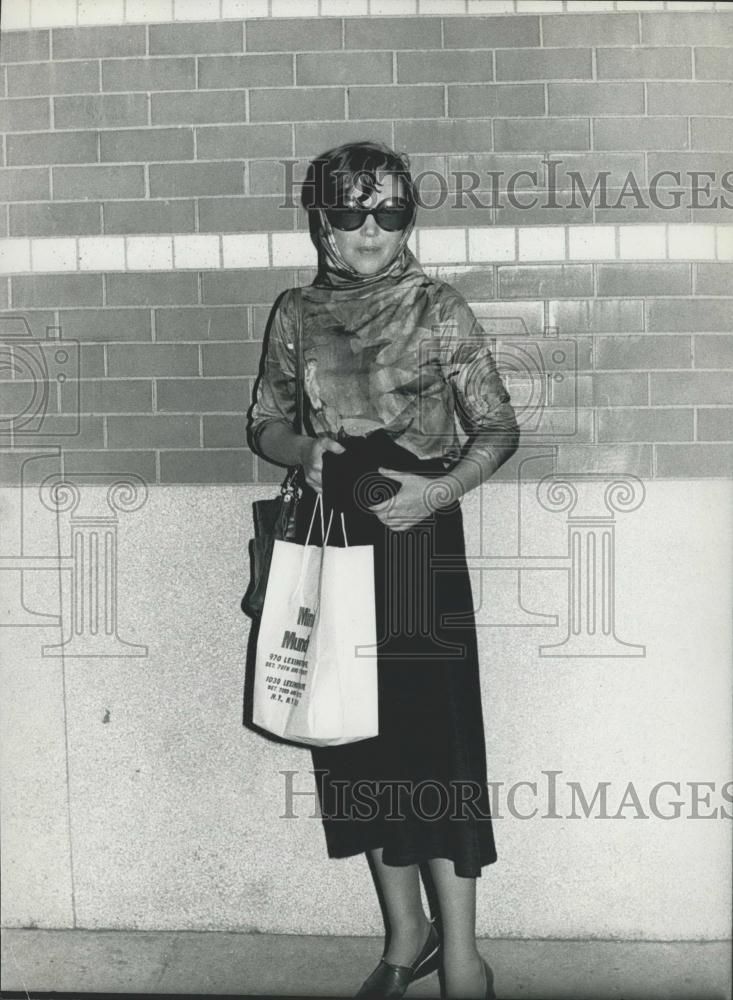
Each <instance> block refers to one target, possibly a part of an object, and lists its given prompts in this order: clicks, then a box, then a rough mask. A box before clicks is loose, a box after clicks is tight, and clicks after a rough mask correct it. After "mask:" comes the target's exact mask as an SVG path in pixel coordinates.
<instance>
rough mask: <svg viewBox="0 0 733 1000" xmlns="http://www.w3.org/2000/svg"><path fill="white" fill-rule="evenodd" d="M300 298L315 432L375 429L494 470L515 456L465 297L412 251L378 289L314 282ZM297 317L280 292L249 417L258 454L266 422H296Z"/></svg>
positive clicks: (428, 452) (451, 460)
mask: <svg viewBox="0 0 733 1000" xmlns="http://www.w3.org/2000/svg"><path fill="white" fill-rule="evenodd" d="M302 294H303V299H302V302H303V312H302V323H303V325H302V346H303V359H304V380H305V392H306V394H307V400H308V403H309V407H308V408H307V410H306V413H307V415H308V418H309V419H310V424H311V427H312V430H313V432H314V433H315V434H316V435H322V434H325V435H328V436H330V437H333V438H337V437H338V435H339V432H340V431H341V430H342V429H343V431H345V432H346V433H347V434H368V433H369V432H370V431H372V430H375V429H377V428H384V429H385V430H386V431H387V432H388V433H389V434H390V435H391V436H392V437H393V438H394V439H396V440H397V442H398V443H399V444H400V445H402V446H403V447H404V448H407V449H409V450H410V451H412V452H413V453H414V454H415V455H417V456H418V457H419V458H421V459H425V458H443V459H444V460H446V465H447V466H449V465H453V464H455V461H456V460H457V459H458V458H459V457H461V454H463V453H464V448H467V447H470V449H471V454H472V455H476V457H478V455H477V451H481V452H489V453H491V455H492V457H493V458H494V460H495V461H497V464H501V462H502V461H504V460H505V459H506V458H508V457H509V455H511V454H512V452H513V451H514V450H515V448H516V445H517V440H518V437H519V431H518V427H517V423H516V419H515V413H514V409H513V407H512V405H511V402H510V396H509V393H508V392H507V390H506V387H505V385H504V383H503V381H502V379H501V376H500V375H499V372H498V371H497V368H496V364H495V362H494V358H493V356H492V353H491V350H490V348H489V343H488V338H487V335H486V333H485V332H484V330H483V329H482V327H481V326H480V324H479V323H478V321H477V319H476V317H475V316H474V314H473V312H472V311H471V309H470V307H469V306H468V304H467V303H466V301H465V300H464V299H463V297H462V296H461V295H460V294H459V293H458V292H457V291H456V290H455V289H454V288H452V287H451V286H450V285H448V284H446V283H445V282H443V281H439V280H437V279H435V278H432V277H429V276H428V275H426V274H425V272H424V271H423V270H422V268H421V267H420V265H419V263H418V262H417V260H416V258H415V257H414V255H413V254H412V253H411V251H410V250H409V249H407V248H405V250H404V251H403V253H402V254H401V255H400V260H399V262H396V267H395V268H394V269H392V270H391V271H390V273H389V274H388V276H386V277H385V278H382V279H380V280H379V281H377V282H375V283H368V284H365V285H358V284H357V285H354V286H352V285H349V284H342V285H336V286H333V285H332V284H329V283H326V284H321V285H319V284H318V283H317V282H314V284H313V285H309V286H307V287H305V288H304V289H303V293H302ZM294 308H295V304H294V299H293V296H292V294H291V292H290V291H288V292H286V293H285V294H284V295H283V296H282V297H281V299H280V301H279V302H278V304H277V307H276V309H275V312H274V315H273V317H272V321H271V326H270V331H269V337H268V340H267V345H266V349H265V350H264V352H263V361H264V367H263V370H262V373H261V376H260V379H259V381H258V384H257V386H256V389H255V399H254V403H253V406H252V409H251V418H250V419H251V424H250V428H251V444H252V448H253V450H254V451H255V452H256V453H258V454H263V453H262V452H261V451H260V449H259V440H260V435H261V434H262V431H263V429H264V427H265V426H266V425H267V424H268V423H270V422H271V421H273V420H278V421H283V422H285V423H287V424H289V425H291V426H292V424H293V421H294V418H295V375H296V358H295V345H294V330H295V327H296V317H295V311H294ZM263 457H265V458H267V456H266V455H264V456H263Z"/></svg>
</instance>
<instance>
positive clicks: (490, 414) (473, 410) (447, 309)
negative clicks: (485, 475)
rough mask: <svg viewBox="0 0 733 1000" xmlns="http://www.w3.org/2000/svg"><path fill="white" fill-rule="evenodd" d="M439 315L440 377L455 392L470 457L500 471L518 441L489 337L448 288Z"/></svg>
mask: <svg viewBox="0 0 733 1000" xmlns="http://www.w3.org/2000/svg"><path fill="white" fill-rule="evenodd" d="M441 313H442V316H441V324H440V328H441V338H440V340H441V364H442V367H443V376H444V378H445V379H446V380H447V381H448V383H449V384H450V385H451V386H452V388H453V398H454V403H455V416H456V417H457V418H458V421H459V422H460V425H461V427H462V429H463V431H464V432H465V434H466V435H467V437H468V439H469V443H470V451H469V454H470V455H473V456H476V457H480V455H481V454H484V455H487V456H490V458H491V461H492V464H493V466H494V468H498V467H499V466H500V465H502V464H503V463H504V462H505V461H506V460H507V459H508V458H510V457H511V456H512V455H513V454H514V452H515V451H516V449H517V446H518V443H519V426H518V424H517V419H516V414H515V412H514V407H513V406H512V404H511V396H510V395H509V392H508V390H507V388H506V386H505V384H504V382H503V380H502V377H501V375H500V374H499V371H498V369H497V366H496V362H495V360H494V356H493V354H492V353H491V349H490V347H489V342H488V335H487V334H486V331H485V330H484V329H483V327H482V326H481V324H480V323H479V322H478V320H477V319H476V317H475V316H474V314H473V312H472V311H471V308H470V307H469V305H468V303H467V302H465V300H464V299H463V298H462V297H461V296H460V295H459V294H458V293H457V292H455V290H452V293H451V295H450V297H449V299H448V301H447V302H446V303H445V305H444V308H443V309H442V310H441Z"/></svg>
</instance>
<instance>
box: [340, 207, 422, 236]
mask: <svg viewBox="0 0 733 1000" xmlns="http://www.w3.org/2000/svg"><path fill="white" fill-rule="evenodd" d="M384 204H385V202H384V201H380V202H379V204H378V205H377V206H376V208H351V207H345V206H342V207H338V208H327V209H326V218H327V219H328V221H329V222H330V223H331V225H332V226H333V228H334V229H340V230H342V231H343V232H345V233H351V232H354V231H355V230H357V229H361V227H362V226H363V225H364V223H365V222H366V220H367V216H369V215H373V216H374V221H375V222H376V223H377V225H378V226H379V228H380V229H384V230H385V231H386V232H388V233H396V232H398V231H399V230H400V229H405V228H406V227H407V226H408V225H409V224H410V221H411V220H412V216H413V211H414V208H413V206H412V205H411V204H409V203H406V202H400V203H399V204H398V205H391V206H389V207H388V208H382V206H383V205H384Z"/></svg>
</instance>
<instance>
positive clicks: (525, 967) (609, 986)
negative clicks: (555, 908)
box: [2, 928, 731, 1000]
mask: <svg viewBox="0 0 733 1000" xmlns="http://www.w3.org/2000/svg"><path fill="white" fill-rule="evenodd" d="M382 944H383V941H382V939H381V938H365V937H345V938H334V937H318V936H306V935H275V934H239V933H232V932H213V931H211V932H198V931H118V930H108V931H88V930H71V931H70V930H35V929H34V930H25V929H16V928H13V929H4V930H3V932H2V989H3V991H15V990H18V991H26V992H27V993H29V994H30V995H31V997H32V993H33V991H37V992H41V991H51V990H53V991H57V992H74V991H79V992H82V991H84V992H112V993H168V994H177V995H181V996H185V995H190V994H200V995H206V994H228V995H240V996H253V995H254V996H267V997H293V996H299V997H350V996H353V995H354V994H355V993H356V991H357V989H358V988H359V986H360V985H361V983H362V982H363V980H364V979H365V978H366V976H367V975H368V973H369V972H371V970H372V969H373V968H374V966H375V965H376V963H377V962H378V960H379V957H380V955H381V953H382ZM480 948H481V952H482V954H483V955H484V957H485V958H486V959H487V961H488V962H489V964H490V965H491V967H492V968H493V970H494V977H495V988H496V992H497V995H498V996H499V997H501V998H507V1000H508V998H515V997H517V998H520V997H521V998H523V1000H534V998H537V1000H539V998H542V1000H553V998H556V1000H561V998H562V1000H565V998H572V1000H576V998H587V1000H606V998H609V1000H610V998H615V1000H618V998H623V1000H648V998H656V997H659V998H660V1000H661V998H665V1000H666V998H675V1000H730V998H731V943H730V941H721V942H718V941H715V942H690V941H685V942H638V941H624V942H617V941H559V940H540V941H528V940H506V939H504V940H490V939H484V940H482V941H481V942H480ZM408 996H410V997H439V996H440V988H439V984H438V976H437V975H436V974H435V973H433V974H432V975H431V976H428V977H426V979H424V980H421V981H420V982H417V983H415V984H414V985H413V986H412V987H411V988H410V990H409V992H408Z"/></svg>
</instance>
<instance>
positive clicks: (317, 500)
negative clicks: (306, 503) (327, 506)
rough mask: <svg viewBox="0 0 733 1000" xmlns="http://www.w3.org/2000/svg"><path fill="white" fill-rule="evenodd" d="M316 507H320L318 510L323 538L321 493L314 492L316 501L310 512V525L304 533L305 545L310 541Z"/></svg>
mask: <svg viewBox="0 0 733 1000" xmlns="http://www.w3.org/2000/svg"><path fill="white" fill-rule="evenodd" d="M318 509H320V511H321V538H323V532H324V530H325V528H324V524H323V500H322V498H321V494H320V493H316V502H315V503H314V504H313V513H312V514H311V521H310V525H309V526H308V534H307V535H306V538H305V544H306V545H307V544H308V542H309V541H310V538H311V531H313V520H314V518H315V516H316V510H318Z"/></svg>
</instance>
